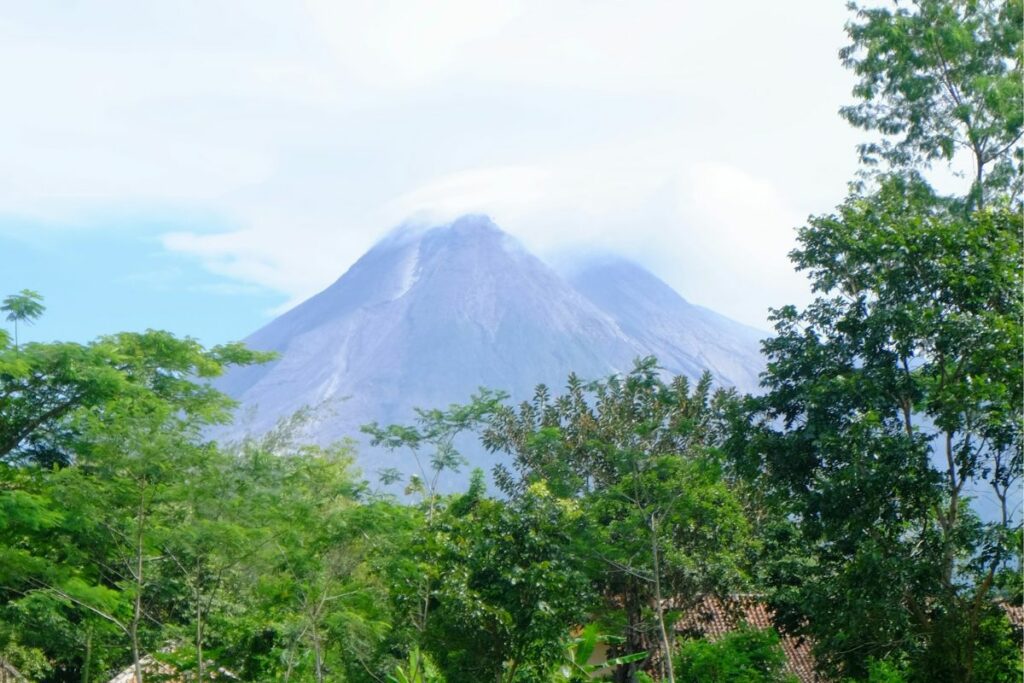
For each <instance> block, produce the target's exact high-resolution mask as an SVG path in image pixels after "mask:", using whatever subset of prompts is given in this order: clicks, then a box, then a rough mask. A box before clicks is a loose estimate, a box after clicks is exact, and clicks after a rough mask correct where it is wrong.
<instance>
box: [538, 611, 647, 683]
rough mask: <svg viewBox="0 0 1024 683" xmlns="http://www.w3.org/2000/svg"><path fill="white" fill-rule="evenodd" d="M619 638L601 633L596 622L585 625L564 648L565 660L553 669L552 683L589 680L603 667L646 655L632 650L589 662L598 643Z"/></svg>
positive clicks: (617, 664)
mask: <svg viewBox="0 0 1024 683" xmlns="http://www.w3.org/2000/svg"><path fill="white" fill-rule="evenodd" d="M619 640H621V639H619V638H616V637H615V636H607V635H602V634H601V633H600V632H599V631H598V626H597V624H590V625H588V626H586V627H585V628H584V629H583V630H582V631H580V634H579V635H578V636H576V637H575V638H573V639H572V640H571V641H570V643H569V646H568V647H567V648H566V653H565V655H566V656H565V662H563V663H562V664H560V665H559V666H558V668H557V669H556V670H555V672H554V674H553V676H552V683H576V682H577V681H581V680H589V679H591V678H592V677H593V676H594V674H596V673H598V672H599V671H601V670H603V669H607V668H611V667H615V666H619V665H620V664H629V663H630V662H638V661H640V660H641V659H645V658H646V657H647V653H646V652H634V653H632V654H628V655H622V656H621V657H613V658H611V659H607V660H605V661H603V662H600V663H598V664H591V663H590V658H591V656H592V655H593V654H594V650H595V649H597V646H598V644H602V643H603V644H607V643H614V642H618V641H619Z"/></svg>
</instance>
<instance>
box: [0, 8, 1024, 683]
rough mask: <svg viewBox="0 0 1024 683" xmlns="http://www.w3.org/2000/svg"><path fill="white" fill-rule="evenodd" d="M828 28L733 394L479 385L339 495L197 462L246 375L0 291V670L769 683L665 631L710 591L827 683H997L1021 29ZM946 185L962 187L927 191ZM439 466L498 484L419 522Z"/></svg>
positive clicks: (648, 376) (323, 472)
mask: <svg viewBox="0 0 1024 683" xmlns="http://www.w3.org/2000/svg"><path fill="white" fill-rule="evenodd" d="M851 7H852V9H853V11H854V17H853V19H852V20H851V22H850V24H849V25H848V27H847V32H848V34H849V36H850V39H851V44H850V45H849V47H848V48H847V49H845V50H844V51H843V52H842V59H843V60H844V62H845V64H846V65H847V66H849V67H850V68H851V69H853V71H854V73H855V74H856V76H857V77H858V84H857V87H856V89H855V91H854V94H855V96H856V97H857V98H858V101H857V102H855V103H854V104H852V105H850V106H849V107H846V108H844V110H843V112H842V114H843V116H844V117H846V118H847V119H848V120H849V121H850V122H851V123H853V124H854V125H856V126H858V127H860V128H862V129H864V130H865V131H867V132H868V133H869V134H870V135H872V136H875V137H873V138H871V139H870V140H869V141H868V142H866V143H865V144H864V145H863V146H862V148H861V152H862V156H863V158H864V160H865V161H866V162H868V163H867V164H866V165H865V169H864V172H863V173H862V174H861V176H860V178H859V179H858V182H856V183H854V184H853V185H852V186H851V190H850V195H849V196H848V197H847V198H846V199H845V201H843V202H841V203H840V204H839V206H838V207H837V208H836V209H835V211H833V212H830V213H827V214H824V215H819V216H812V217H811V218H809V219H808V221H807V224H806V226H804V227H803V228H801V229H800V230H799V234H798V239H799V246H798V247H797V249H796V250H795V251H794V252H793V253H792V255H791V256H792V260H793V263H794V265H795V267H796V268H797V269H798V270H800V271H803V272H805V273H806V274H807V275H808V277H809V280H810V284H811V286H812V288H813V291H814V300H813V301H812V302H811V303H810V304H808V305H807V306H805V307H803V308H798V307H795V306H783V307H781V308H778V309H776V310H774V311H773V312H772V320H773V321H774V324H775V334H774V336H772V337H771V338H770V339H768V340H766V341H765V342H764V351H765V354H766V357H767V360H768V367H767V370H766V372H765V373H764V375H763V391H762V393H761V394H760V395H758V396H754V397H750V396H747V397H740V396H737V395H735V394H734V393H731V392H728V391H724V390H720V389H715V388H714V387H713V386H712V381H711V379H710V376H705V377H703V378H702V379H700V380H699V381H698V382H696V383H691V382H690V381H688V380H686V379H685V378H681V377H677V378H672V377H667V376H666V375H665V374H664V373H663V372H662V371H661V370H660V369H659V368H658V366H657V362H656V360H655V359H651V358H648V359H640V360H638V362H637V364H636V366H635V367H634V369H633V370H632V371H631V372H628V373H625V374H623V375H621V376H616V377H610V378H603V379H600V380H598V381H593V382H584V381H583V380H581V379H579V378H577V377H575V376H570V377H569V378H568V381H567V384H566V386H565V389H564V392H563V393H561V394H559V393H558V392H552V390H551V389H549V388H548V387H544V386H540V387H538V388H537V391H536V393H535V395H534V397H533V398H532V400H529V401H526V402H524V403H521V404H519V405H510V404H508V402H507V401H506V396H505V395H504V394H501V393H498V392H496V391H488V390H483V391H481V392H480V393H479V394H478V395H476V396H474V397H471V398H470V400H469V402H468V403H467V404H466V405H457V406H449V407H448V408H444V409H439V408H436V407H435V408H429V409H424V410H421V411H419V412H418V414H417V416H416V419H415V421H414V423H413V424H410V425H376V424H373V425H367V426H366V427H365V428H364V432H365V433H366V434H367V435H368V436H369V439H370V442H371V443H372V444H373V445H374V446H378V447H383V448H386V449H391V450H394V451H396V452H405V453H407V456H408V457H409V459H410V468H409V469H411V470H415V471H417V472H418V474H416V475H415V476H412V477H410V478H409V479H408V480H405V481H403V480H402V478H401V476H400V475H399V473H398V472H397V471H386V472H383V473H382V479H381V482H379V483H378V482H374V483H372V484H371V483H369V482H367V481H365V480H364V479H363V478H362V474H361V473H360V472H358V471H357V470H355V469H354V467H353V463H354V457H355V455H356V453H355V445H354V443H350V442H341V443H337V444H333V445H311V444H305V443H302V442H301V441H298V440H297V439H296V436H295V435H296V434H300V433H302V430H301V426H302V423H303V421H304V420H305V419H307V418H308V417H309V415H308V414H306V413H300V414H298V415H296V416H294V417H293V418H291V419H290V420H286V421H284V422H282V424H281V425H279V427H278V428H277V429H276V430H274V431H272V432H271V433H269V434H265V435H262V436H259V437H254V438H250V439H247V440H244V441H243V442H241V443H235V444H220V443H217V442H216V441H214V440H211V434H213V433H214V432H213V431H212V428H213V427H215V426H216V425H217V424H220V423H223V422H224V421H226V420H227V419H229V416H230V412H231V408H232V407H233V404H232V402H231V401H230V400H229V399H228V398H227V397H225V396H223V395H222V394H220V393H219V392H217V391H216V390H215V389H213V388H212V387H211V386H210V384H209V381H208V380H209V379H210V378H213V377H216V376H217V375H219V374H221V373H222V372H223V371H224V370H225V368H228V367H230V366H233V365H245V364H249V363H256V362H263V361H265V360H267V359H268V356H267V355H265V354H259V353H255V352H252V351H249V350H247V349H245V348H243V347H242V346H241V345H227V346H223V347H217V348H213V349H204V348H203V347H202V346H200V345H199V344H198V343H196V342H195V341H193V340H191V339H187V338H185V339H181V338H177V337H175V336H173V335H171V334H169V333H166V332H157V331H148V332H144V333H121V334H114V335H110V336H107V337H103V338H100V339H98V340H96V341H94V342H92V343H89V344H72V343H61V342H54V343H39V342H28V343H26V342H25V341H24V339H23V338H24V337H25V336H26V334H25V330H24V326H25V325H27V324H29V323H31V322H32V321H33V320H35V319H36V318H38V317H39V316H40V315H42V313H43V312H44V306H43V303H42V297H41V296H40V295H39V294H38V293H36V292H33V291H31V290H23V291H22V292H20V293H18V294H13V295H11V296H8V297H7V298H5V299H4V300H3V304H2V306H0V310H2V311H3V312H4V313H5V314H6V318H7V320H8V321H10V322H11V323H12V326H13V330H12V331H13V335H10V334H8V333H7V332H6V331H0V678H2V677H3V676H4V675H10V674H11V672H14V671H20V675H21V676H23V677H25V678H27V679H29V680H38V681H46V682H53V683H56V682H64V681H76V682H82V683H90V682H96V681H105V680H108V679H109V678H110V676H111V675H113V674H114V673H115V672H117V671H120V670H124V669H125V668H126V667H131V668H132V669H133V670H134V673H135V676H136V678H137V680H138V681H139V683H142V681H144V680H160V679H161V672H163V673H164V674H167V673H168V672H176V673H173V675H174V676H177V677H178V678H180V679H182V680H192V681H207V680H224V679H225V678H230V677H232V676H233V677H236V678H237V679H240V680H245V681H272V680H281V681H295V682H300V681H316V682H318V683H319V682H322V681H357V682H363V681H365V682H369V681H397V682H399V683H407V682H411V681H416V682H420V683H442V682H444V681H447V682H448V683H476V682H478V681H497V682H499V683H512V682H526V681H541V682H543V681H552V682H561V683H579V682H580V681H585V680H590V679H591V678H592V677H598V676H603V677H606V678H610V679H612V680H615V681H618V682H619V683H640V682H643V681H649V680H661V681H670V682H672V681H787V682H788V681H790V680H792V678H791V672H790V671H789V670H788V669H787V662H786V659H785V655H784V653H783V651H782V649H781V648H780V640H779V638H780V636H779V632H776V631H774V630H760V631H759V630H753V629H751V628H748V627H743V626H741V627H740V628H738V630H736V631H735V632H734V633H732V634H730V635H726V636H724V637H722V638H720V639H718V640H700V639H698V640H693V639H681V638H679V637H678V633H677V631H676V628H675V627H676V624H677V622H678V621H679V617H680V616H681V615H682V614H684V613H687V612H691V613H692V610H694V609H696V608H697V607H698V606H699V605H701V604H702V601H704V600H706V599H707V598H709V597H716V596H717V597H725V596H729V595H735V594H737V593H743V594H748V595H749V594H753V595H755V596H757V599H760V600H763V601H765V602H766V603H768V604H770V605H771V607H772V608H773V609H774V614H775V615H776V617H777V622H778V623H777V626H778V627H779V629H780V630H781V631H780V632H783V633H785V634H787V637H789V636H792V637H801V638H806V639H809V641H810V643H811V644H812V645H813V647H814V652H815V655H816V658H817V662H818V665H819V669H820V671H821V674H822V675H823V676H825V677H827V678H828V679H832V680H849V681H875V682H877V683H881V682H883V681H885V682H889V683H897V682H906V681H915V682H916V681H920V682H926V681H928V682H930V681H940V682H941V681H950V682H953V681H956V682H963V683H967V682H977V683H988V682H999V681H1016V680H1020V677H1021V675H1022V657H1021V633H1020V631H1019V630H1015V629H1014V628H1011V625H1010V624H1009V623H1008V620H1007V616H1006V615H1007V609H1006V606H1007V605H1017V606H1019V605H1020V604H1021V600H1022V599H1024V595H1022V578H1021V555H1022V553H1021V551H1022V547H1021V546H1022V541H1024V538H1022V531H1021V529H1022V527H1021V517H1020V515H1021V509H1020V506H1021V490H1020V486H1021V476H1022V468H1024V463H1022V449H1024V442H1022V441H1024V440H1022V432H1021V429H1022V421H1024V413H1022V398H1024V367H1022V351H1024V330H1022V320H1024V267H1022V258H1024V237H1022V236H1024V215H1022V206H1021V198H1020V187H1021V180H1022V159H1024V155H1022V153H1021V148H1020V144H1019V142H1020V137H1021V133H1022V129H1024V114H1022V102H1021V97H1022V93H1021V90H1022V87H1021V68H1022V62H1024V46H1022V29H1021V24H1022V21H1024V3H1022V2H1021V0H1006V1H1003V2H999V1H996V0H915V1H914V2H909V3H899V4H893V5H891V6H890V5H889V4H886V3H882V4H872V5H871V6H870V7H863V8H861V7H857V6H855V5H852V6H851ZM963 159H970V161H971V164H972V172H971V174H970V175H971V177H970V181H969V183H965V187H964V188H963V191H962V192H961V193H960V194H948V195H944V194H942V193H941V192H939V191H937V190H936V189H935V188H934V187H933V186H932V185H931V184H930V182H929V174H930V173H931V172H932V171H933V170H934V169H933V167H934V166H935V165H939V166H941V165H943V164H948V163H955V162H958V161H959V160H963ZM19 325H21V326H22V329H21V330H19V327H18V326H19ZM466 448H476V449H484V448H486V449H489V450H491V451H492V452H494V453H497V454H501V455H502V456H503V460H502V465H500V466H499V467H497V468H496V469H495V471H494V472H491V473H483V472H474V473H473V474H472V478H471V482H470V484H469V486H468V488H467V490H466V491H464V492H461V493H457V494H452V495H448V494H444V493H443V492H442V491H441V490H440V487H439V482H440V481H441V480H442V475H444V474H446V473H450V472H452V471H455V470H459V469H460V468H462V467H465V466H466V463H467V458H466V457H464V454H463V452H462V451H463V450H464V449H466ZM488 474H490V475H491V481H493V483H494V486H496V487H497V494H496V495H490V494H489V493H488V491H487V486H488V477H487V475H488ZM154 660H155V661H156V662H157V663H154Z"/></svg>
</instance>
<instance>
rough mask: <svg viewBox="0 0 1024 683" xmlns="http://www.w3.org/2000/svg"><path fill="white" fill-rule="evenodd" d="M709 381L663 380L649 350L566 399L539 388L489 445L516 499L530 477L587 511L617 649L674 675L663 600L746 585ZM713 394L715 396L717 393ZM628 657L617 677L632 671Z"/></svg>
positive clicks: (738, 520) (578, 385)
mask: <svg viewBox="0 0 1024 683" xmlns="http://www.w3.org/2000/svg"><path fill="white" fill-rule="evenodd" d="M710 389H711V380H710V377H709V376H705V377H704V378H703V379H702V380H701V381H700V382H699V383H698V384H697V386H696V387H695V388H693V389H692V390H691V388H690V386H689V384H688V382H687V381H686V380H685V378H676V379H675V380H673V381H672V382H671V383H666V382H665V381H662V379H661V378H660V376H659V369H658V368H657V366H656V362H655V360H654V359H653V358H647V359H643V360H642V361H639V362H638V363H637V365H636V367H635V368H634V370H633V371H632V372H630V373H629V374H628V375H626V376H624V377H612V378H610V379H608V380H606V381H602V382H595V383H593V384H590V385H585V384H583V383H582V382H581V381H579V380H578V379H577V378H575V377H570V379H569V385H568V392H567V394H566V395H564V396H561V397H558V398H556V399H552V398H551V397H550V396H549V394H548V391H547V389H546V388H545V387H539V388H538V390H537V394H536V397H535V399H534V401H533V402H531V403H524V404H522V405H521V406H520V407H519V409H518V411H516V410H512V409H508V408H506V409H502V410H499V412H498V413H497V414H496V416H495V419H494V420H493V421H492V423H491V425H490V426H489V427H488V429H487V430H486V431H485V434H484V441H485V444H486V445H487V446H488V447H489V448H492V449H494V450H502V451H505V452H508V453H510V454H512V456H513V461H512V466H511V469H507V468H499V469H498V470H497V471H496V476H495V479H496V481H497V483H498V485H499V486H500V487H501V488H502V490H503V491H504V492H505V493H506V494H508V495H509V496H511V497H513V498H515V497H517V496H520V495H522V494H523V493H524V492H525V491H528V490H529V488H530V486H532V485H533V484H535V483H544V484H545V486H547V487H548V488H549V489H550V490H551V491H552V492H553V493H555V494H556V495H558V496H561V497H564V498H570V499H572V498H576V499H578V500H579V505H580V506H581V509H583V510H586V511H587V515H586V517H585V524H583V525H582V526H581V529H580V533H579V545H578V546H577V547H576V549H575V552H577V553H580V555H581V556H582V557H584V558H586V559H587V560H588V562H589V563H590V566H591V571H592V574H591V575H592V576H593V577H594V580H595V583H596V584H597V586H598V587H599V589H600V591H601V592H602V593H603V595H604V599H605V601H606V610H607V612H608V614H609V615H611V614H618V613H624V616H625V624H624V627H623V634H622V635H623V636H624V639H625V640H624V643H623V645H622V646H621V649H622V650H623V652H622V654H632V653H635V652H640V651H648V652H650V653H651V654H652V656H651V657H650V658H649V660H648V666H653V667H657V669H659V670H660V671H661V675H662V676H663V677H664V679H665V680H673V679H674V673H673V670H672V661H671V658H672V653H673V647H674V640H675V639H674V638H673V637H671V636H670V635H669V633H670V630H671V623H672V619H671V616H670V614H668V611H669V608H673V609H680V608H683V609H684V608H686V607H688V606H689V605H690V604H692V602H693V601H695V600H697V599H698V598H699V597H701V596H702V595H705V594H708V593H715V592H720V591H726V590H729V589H730V588H733V587H735V586H737V585H739V584H740V583H741V581H742V574H743V572H742V569H741V567H740V562H739V559H740V557H741V555H742V552H743V550H744V546H745V544H746V542H747V540H748V538H747V535H746V531H747V527H746V523H745V521H744V519H743V517H742V514H741V511H740V508H739V504H738V501H737V500H736V499H735V497H734V496H733V495H732V493H731V492H730V491H729V490H728V489H727V488H726V487H725V485H724V482H723V480H722V479H721V477H720V476H719V474H720V473H719V471H718V467H717V464H716V458H715V456H714V454H713V449H714V446H715V444H716V440H717V438H718V437H717V435H716V432H715V430H714V429H713V419H712V418H713V411H712V409H711V403H712V397H711V393H710ZM719 396H720V397H721V396H722V394H719ZM639 666H640V665H639V664H638V663H634V662H629V663H624V664H623V665H622V666H620V667H618V670H617V671H616V680H617V681H622V682H624V683H625V682H632V681H634V680H635V679H636V676H637V669H638V667H639Z"/></svg>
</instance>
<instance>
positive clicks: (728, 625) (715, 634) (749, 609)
mask: <svg viewBox="0 0 1024 683" xmlns="http://www.w3.org/2000/svg"><path fill="white" fill-rule="evenodd" d="M772 616H773V615H772V610H771V609H770V608H769V607H768V606H767V605H765V604H764V603H763V602H762V601H761V600H759V599H758V598H757V597H755V596H747V595H738V596H733V597H730V598H726V599H719V598H714V597H707V598H704V599H703V600H702V601H701V602H700V603H698V604H697V605H696V606H695V607H693V608H692V609H690V610H689V611H688V612H687V614H686V615H685V616H684V617H683V618H682V619H680V620H679V621H678V622H677V623H676V626H675V630H676V632H678V633H680V634H684V635H689V636H696V637H703V638H707V639H708V640H710V641H712V642H714V641H716V640H718V639H719V638H721V637H722V636H724V635H726V634H727V633H731V632H732V631H735V630H737V629H738V628H739V627H740V626H742V625H743V624H744V623H746V624H747V625H749V626H752V627H753V628H758V629H762V628H773V627H774V624H773V623H772ZM780 645H781V646H782V650H783V652H785V653H786V671H787V672H788V673H791V674H793V675H794V676H796V677H797V678H798V679H800V681H801V683H823V681H825V679H824V678H822V677H821V676H819V675H818V674H817V673H816V672H815V670H814V666H815V660H814V655H813V654H812V652H811V643H810V641H808V640H807V639H806V638H802V637H798V636H791V635H787V634H785V633H780Z"/></svg>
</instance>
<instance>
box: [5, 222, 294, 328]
mask: <svg viewBox="0 0 1024 683" xmlns="http://www.w3.org/2000/svg"><path fill="white" fill-rule="evenodd" d="M96 220H97V221H98V223H99V225H98V226H97V227H92V226H88V227H84V226H75V227H70V228H69V227H68V226H57V225H45V224H33V223H29V222H24V221H19V220H18V219H16V218H13V217H5V218H0V225H3V229H2V230H0V254H3V255H4V259H3V260H4V263H3V264H2V266H0V291H2V292H4V293H5V294H6V293H12V292H15V291H19V290H21V289H23V288H28V289H34V290H36V291H38V292H40V293H41V294H43V296H44V297H45V302H44V303H45V305H46V307H47V311H46V314H45V315H44V316H43V317H42V318H40V319H39V320H38V321H36V322H35V323H34V324H33V325H31V326H30V327H25V326H22V327H21V328H20V330H19V335H20V337H21V339H22V340H24V341H43V340H50V339H63V340H70V341H78V342H85V341H88V340H90V339H93V338H95V337H97V336H99V335H102V334H107V333H111V332H115V331H120V330H144V329H146V328H154V329H170V330H173V331H175V332H177V333H178V334H181V335H189V336H193V337H196V338H197V339H199V340H200V341H202V342H203V343H205V344H217V343H222V342H225V341H230V340H234V339H238V338H240V337H242V336H243V335H244V334H245V333H246V332H247V331H251V330H254V329H256V328H257V327H259V326H260V325H262V324H263V323H264V322H265V318H266V312H267V311H268V310H270V309H273V308H275V307H277V306H280V305H281V304H282V303H284V301H285V300H286V297H285V296H284V295H283V294H281V293H279V292H274V291H272V290H269V289H267V288H264V287H259V286H257V285H248V284H242V283H238V282H236V281H234V280H231V279H228V278H225V277H222V276H218V275H215V274H213V273H211V272H210V271H208V270H207V269H205V268H203V267H202V266H201V265H200V264H199V263H197V262H195V261H194V260H193V259H189V258H186V257H183V256H182V255H181V254H177V253H174V252H171V251H168V250H167V249H165V248H164V247H163V245H162V244H161V241H160V235H161V234H163V233H164V232H166V231H167V230H169V229H175V228H181V227H182V226H183V225H185V226H188V227H191V228H195V227H196V226H198V225H203V224H204V223H205V221H203V220H202V219H201V218H199V217H193V218H191V219H189V218H186V217H182V216H173V217H166V216H165V217H158V216H155V215H153V214H152V213H146V214H135V215H132V214H129V215H123V216H104V217H99V218H96Z"/></svg>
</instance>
